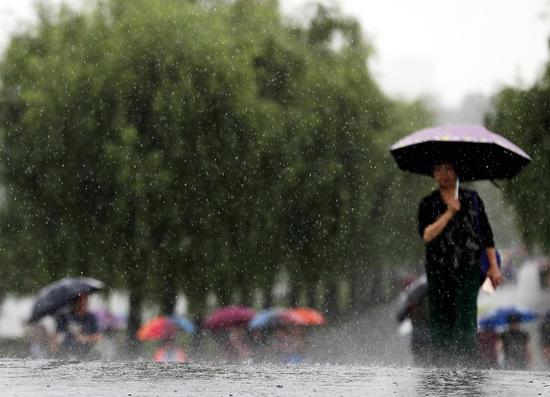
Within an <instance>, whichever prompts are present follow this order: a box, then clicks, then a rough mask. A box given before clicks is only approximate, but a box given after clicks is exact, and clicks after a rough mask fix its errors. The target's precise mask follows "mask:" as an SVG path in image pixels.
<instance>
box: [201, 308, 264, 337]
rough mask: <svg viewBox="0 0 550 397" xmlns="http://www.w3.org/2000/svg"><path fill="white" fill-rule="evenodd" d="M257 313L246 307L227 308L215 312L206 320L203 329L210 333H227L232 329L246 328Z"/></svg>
mask: <svg viewBox="0 0 550 397" xmlns="http://www.w3.org/2000/svg"><path fill="white" fill-rule="evenodd" d="M254 315H255V312H254V310H253V309H251V308H249V307H246V306H226V307H222V308H219V309H217V310H214V311H213V312H212V313H211V314H210V315H209V316H208V317H207V318H206V320H204V323H203V328H204V329H207V330H210V331H225V330H228V329H230V328H232V327H246V326H247V325H248V322H249V321H250V320H252V318H253V317H254Z"/></svg>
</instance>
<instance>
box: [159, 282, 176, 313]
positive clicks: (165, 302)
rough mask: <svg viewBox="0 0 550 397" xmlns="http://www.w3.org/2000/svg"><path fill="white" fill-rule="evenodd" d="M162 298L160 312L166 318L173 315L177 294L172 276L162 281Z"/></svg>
mask: <svg viewBox="0 0 550 397" xmlns="http://www.w3.org/2000/svg"><path fill="white" fill-rule="evenodd" d="M162 286H163V289H162V297H161V305H160V312H161V313H162V314H164V315H166V316H171V315H173V314H174V309H175V308H176V300H177V298H178V293H177V291H176V281H175V279H174V277H173V276H172V275H167V276H166V277H165V278H164V280H163V281H162Z"/></svg>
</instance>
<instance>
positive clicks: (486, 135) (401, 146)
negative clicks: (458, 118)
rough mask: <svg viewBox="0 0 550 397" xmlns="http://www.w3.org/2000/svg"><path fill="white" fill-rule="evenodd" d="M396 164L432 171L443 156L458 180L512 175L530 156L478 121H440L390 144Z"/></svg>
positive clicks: (409, 169)
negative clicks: (477, 122) (449, 163)
mask: <svg viewBox="0 0 550 397" xmlns="http://www.w3.org/2000/svg"><path fill="white" fill-rule="evenodd" d="M390 152H391V154H392V155H393V156H394V157H395V160H396V161H397V165H398V166H399V168H401V169H402V170H405V171H410V172H414V173H418V174H423V175H429V176H431V175H432V172H433V167H434V165H435V164H437V163H438V162H440V161H442V160H445V161H449V162H451V163H453V165H455V166H456V168H457V171H458V173H459V177H460V180H461V181H474V180H481V179H502V178H512V177H513V176H515V175H516V174H517V173H518V172H519V171H520V170H521V169H522V168H523V167H524V166H525V165H527V164H528V163H529V162H530V161H531V158H530V157H529V156H528V155H527V153H525V152H524V151H523V150H521V149H520V148H519V147H517V146H516V145H514V144H513V143H512V142H510V141H509V140H507V139H506V138H504V137H502V136H500V135H498V134H495V133H494V132H491V131H489V130H487V129H486V128H485V127H483V126H480V125H443V126H438V127H433V128H426V129H423V130H420V131H417V132H414V133H412V134H410V135H408V136H406V137H405V138H403V139H401V140H399V141H398V142H396V143H395V144H394V145H393V146H392V147H391V148H390Z"/></svg>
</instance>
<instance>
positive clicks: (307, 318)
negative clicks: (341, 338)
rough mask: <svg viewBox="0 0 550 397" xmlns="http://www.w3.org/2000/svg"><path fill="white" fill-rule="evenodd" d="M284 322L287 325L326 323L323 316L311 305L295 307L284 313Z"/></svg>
mask: <svg viewBox="0 0 550 397" xmlns="http://www.w3.org/2000/svg"><path fill="white" fill-rule="evenodd" d="M283 316H284V319H285V323H286V324H289V325H324V324H326V323H327V320H326V318H325V316H324V315H323V314H322V313H321V312H320V311H318V310H316V309H313V308H311V307H297V308H295V309H290V310H288V311H286V312H285V313H284V314H283Z"/></svg>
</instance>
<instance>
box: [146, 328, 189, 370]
mask: <svg viewBox="0 0 550 397" xmlns="http://www.w3.org/2000/svg"><path fill="white" fill-rule="evenodd" d="M153 361H154V362H156V363H185V362H186V361H187V355H186V354H185V352H184V351H183V349H182V348H180V347H179V346H177V345H176V331H175V330H174V333H173V334H171V335H167V336H166V337H165V338H164V339H162V340H160V346H159V347H158V348H157V349H156V350H155V353H154V354H153Z"/></svg>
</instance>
